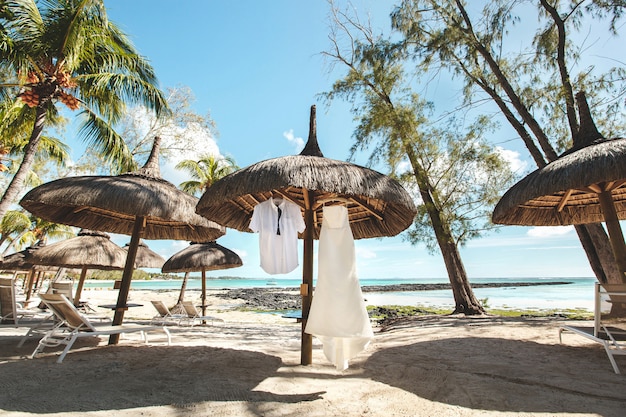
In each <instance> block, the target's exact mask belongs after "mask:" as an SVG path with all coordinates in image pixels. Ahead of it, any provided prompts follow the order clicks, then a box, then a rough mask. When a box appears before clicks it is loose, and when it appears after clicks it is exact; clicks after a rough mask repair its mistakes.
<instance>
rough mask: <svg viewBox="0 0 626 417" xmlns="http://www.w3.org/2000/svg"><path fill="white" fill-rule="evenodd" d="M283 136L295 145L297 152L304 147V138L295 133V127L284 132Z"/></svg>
mask: <svg viewBox="0 0 626 417" xmlns="http://www.w3.org/2000/svg"><path fill="white" fill-rule="evenodd" d="M283 136H284V137H285V138H286V139H287V140H288V141H289V143H291V144H293V145H294V147H295V149H296V152H300V151H301V150H302V149H304V139H302V138H301V137H299V136H298V137H296V136H295V135H294V134H293V129H289V131H288V132H283Z"/></svg>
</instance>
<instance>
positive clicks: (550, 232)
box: [526, 226, 574, 238]
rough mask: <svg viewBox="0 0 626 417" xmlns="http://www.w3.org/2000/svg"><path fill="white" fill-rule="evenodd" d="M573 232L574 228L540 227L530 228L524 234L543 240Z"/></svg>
mask: <svg viewBox="0 0 626 417" xmlns="http://www.w3.org/2000/svg"><path fill="white" fill-rule="evenodd" d="M573 230H574V226H541V227H533V228H531V229H530V230H528V232H527V233H526V234H527V235H528V236H531V237H541V238H543V237H553V236H563V235H567V234H569V233H571V232H572V231H573Z"/></svg>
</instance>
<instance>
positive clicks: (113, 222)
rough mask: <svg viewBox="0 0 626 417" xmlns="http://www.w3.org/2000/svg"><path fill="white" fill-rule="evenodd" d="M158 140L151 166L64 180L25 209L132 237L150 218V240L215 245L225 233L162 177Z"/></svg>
mask: <svg viewBox="0 0 626 417" xmlns="http://www.w3.org/2000/svg"><path fill="white" fill-rule="evenodd" d="M158 149H159V143H158V139H157V140H155V145H154V147H153V149H152V153H151V155H150V158H149V159H148V162H146V165H145V166H144V167H143V168H142V169H139V170H137V171H134V172H129V173H126V174H121V175H117V176H104V175H102V176H97V175H94V176H89V175H87V176H78V177H68V178H61V179H58V180H55V181H51V182H48V183H46V184H43V185H40V186H38V187H35V188H33V189H32V190H30V191H29V192H28V193H27V194H26V195H25V196H24V197H23V198H22V200H21V201H20V205H21V206H22V207H24V208H25V209H26V210H28V211H29V212H30V213H32V214H34V215H36V216H38V217H41V218H42V219H46V220H50V221H53V222H55V223H61V224H68V225H71V226H76V227H80V228H84V229H90V230H102V231H105V232H109V233H120V234H125V235H132V233H133V227H134V226H135V220H136V219H137V216H142V217H144V218H145V227H144V229H143V231H142V237H143V238H145V239H174V240H194V241H195V240H198V241H208V240H214V239H217V238H218V237H220V236H222V235H224V233H225V232H226V231H225V229H224V228H223V227H222V226H220V225H218V224H216V223H214V222H212V221H209V220H207V219H205V218H203V217H202V216H199V215H197V214H196V212H195V208H196V204H197V203H198V199H197V198H196V197H194V196H192V195H189V194H187V193H185V192H183V191H181V190H179V189H178V188H176V187H175V186H174V185H173V184H172V183H170V182H168V181H166V180H164V179H163V178H161V177H160V170H159V165H158Z"/></svg>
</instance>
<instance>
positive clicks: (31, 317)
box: [0, 278, 50, 327]
mask: <svg viewBox="0 0 626 417" xmlns="http://www.w3.org/2000/svg"><path fill="white" fill-rule="evenodd" d="M49 317H50V316H49V315H48V316H46V315H42V313H41V312H40V311H38V310H34V309H26V308H22V306H21V305H20V304H19V303H18V302H17V301H16V299H15V280H14V279H13V278H0V323H2V324H6V325H13V326H15V327H26V326H30V325H34V324H38V323H40V322H41V321H42V320H44V319H47V318H49Z"/></svg>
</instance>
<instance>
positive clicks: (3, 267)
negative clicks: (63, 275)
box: [0, 240, 50, 302]
mask: <svg viewBox="0 0 626 417" xmlns="http://www.w3.org/2000/svg"><path fill="white" fill-rule="evenodd" d="M44 246H45V242H44V241H41V240H40V241H38V242H37V243H36V244H34V245H32V246H29V247H27V248H26V249H24V250H21V251H19V252H15V253H11V254H9V255H6V256H5V257H4V258H3V259H2V261H0V271H12V272H14V273H17V272H18V271H23V272H26V278H25V279H24V286H25V287H26V300H25V301H26V302H28V301H29V300H30V296H31V294H32V291H33V286H34V284H35V281H37V282H38V281H39V280H40V279H41V275H42V274H45V272H46V271H48V270H49V269H50V268H45V267H43V266H38V265H35V264H34V263H33V261H32V254H33V253H35V251H37V250H38V249H40V248H43V247H44ZM35 274H37V278H35Z"/></svg>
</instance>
